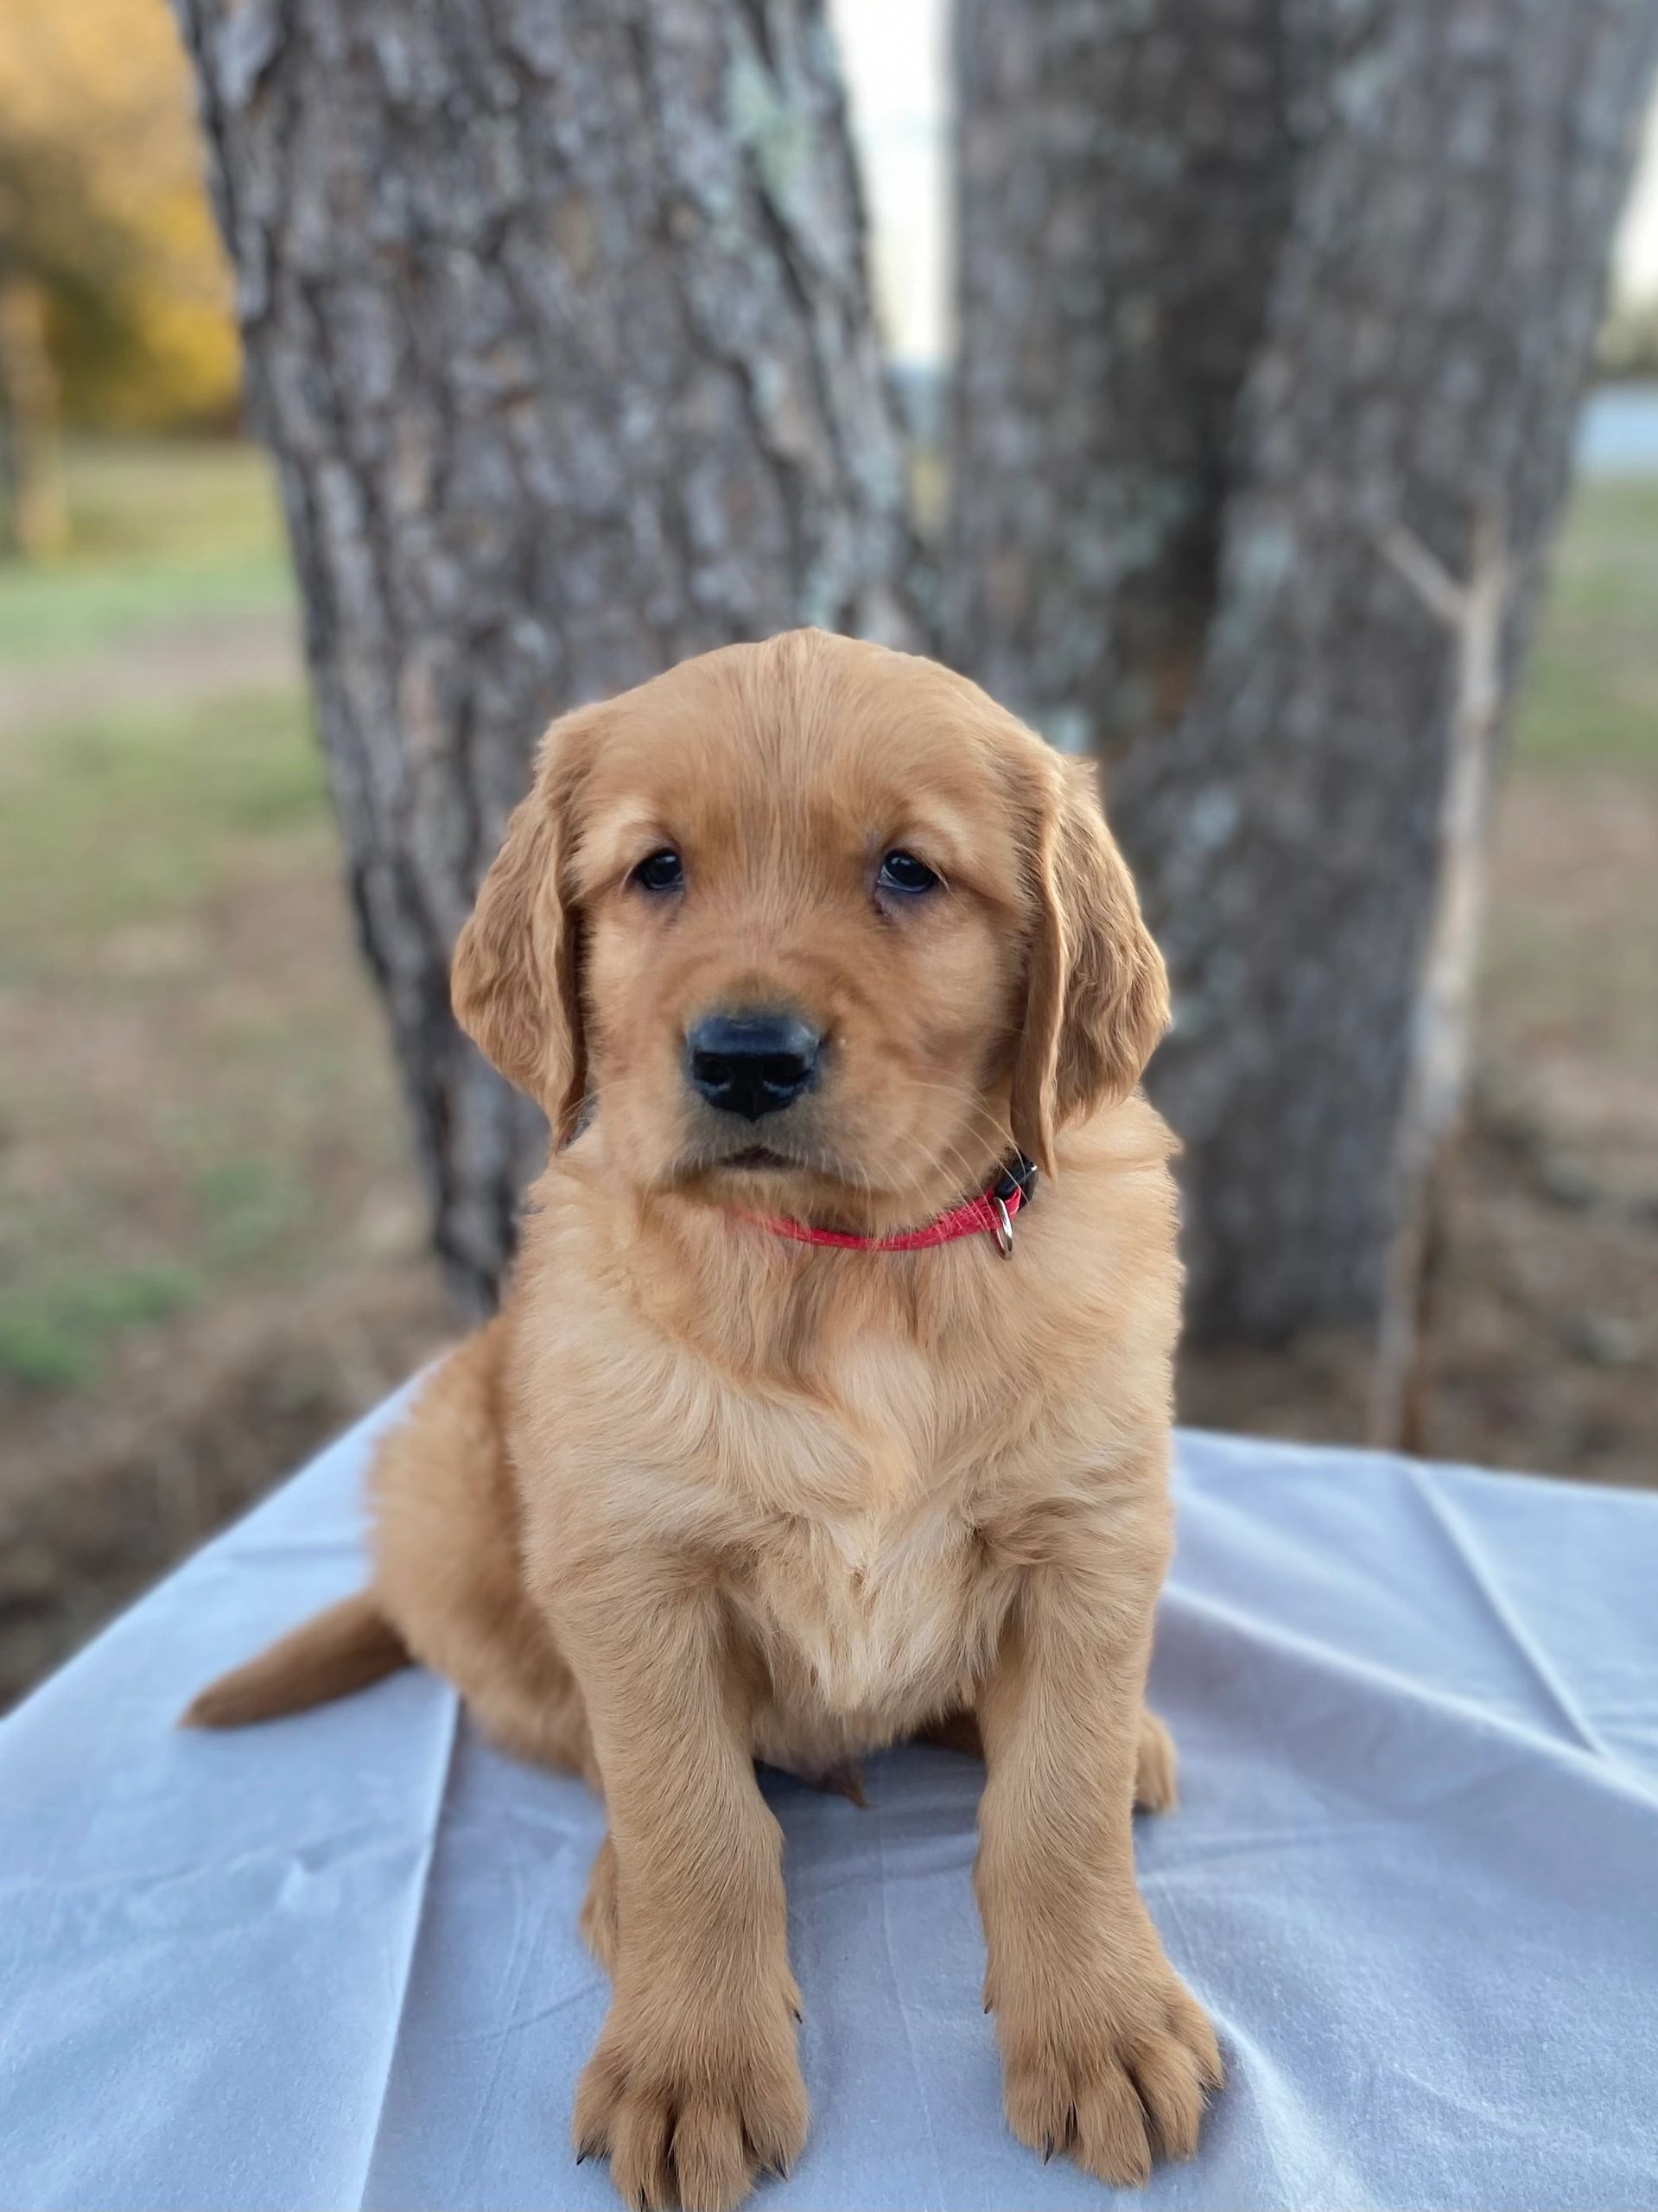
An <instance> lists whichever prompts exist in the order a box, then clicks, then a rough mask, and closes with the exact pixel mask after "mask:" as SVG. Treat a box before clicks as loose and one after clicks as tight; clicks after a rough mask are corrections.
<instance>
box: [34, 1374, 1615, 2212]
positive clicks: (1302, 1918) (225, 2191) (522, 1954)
mask: <svg viewBox="0 0 1658 2212" xmlns="http://www.w3.org/2000/svg"><path fill="white" fill-rule="evenodd" d="M381 1418H384V1415H382V1416H381ZM366 1441H367V1430H366V1428H365V1429H362V1430H359V1431H358V1432H357V1433H354V1434H353V1435H352V1436H350V1437H348V1438H346V1440H344V1441H343V1442H341V1443H340V1444H339V1445H337V1446H335V1447H334V1450H332V1451H331V1452H327V1453H326V1454H325V1455H324V1456H323V1457H322V1458H321V1459H320V1460H319V1461H318V1462H317V1463H316V1464H315V1465H313V1466H312V1467H310V1468H309V1469H308V1470H307V1471H305V1472H304V1473H303V1474H302V1475H301V1476H300V1477H299V1478H297V1479H296V1480H295V1482H293V1483H292V1484H289V1486H288V1487H287V1488H286V1489H285V1490H284V1491H282V1492H280V1493H279V1494H278V1495H277V1496H276V1497H274V1498H273V1499H272V1500H271V1501H270V1503H268V1504H267V1505H266V1506H264V1508H263V1509H262V1510H260V1511H259V1512H257V1513H256V1514H255V1515H254V1516H252V1518H251V1520H249V1521H248V1522H245V1523H244V1524H243V1525H242V1526H241V1527H240V1528H238V1529H235V1530H233V1531H232V1532H231V1533H230V1534H229V1535H226V1536H225V1537H224V1538H222V1539H221V1540H220V1541H219V1542H217V1543H216V1544H214V1545H213V1546H211V1547H210V1548H208V1549H207V1550H206V1552H205V1553H203V1554H201V1555H200V1557H199V1558H197V1559H196V1560H193V1561H192V1562H191V1564H190V1565H189V1566H187V1567H185V1568H184V1569H183V1570H182V1571H181V1573H178V1574H176V1575H175V1576H174V1577H173V1578H172V1580H170V1581H168V1583H166V1584H165V1585H164V1586H162V1588H161V1589H159V1590H158V1591H156V1592H155V1593H154V1595H153V1596H151V1597H150V1598H149V1599H147V1600H146V1601H145V1602H144V1603H143V1604H142V1605H139V1606H138V1607H137V1609H136V1610H135V1611H132V1612H130V1613H129V1614H128V1615H127V1616H126V1617H125V1618H124V1619H123V1620H121V1621H119V1622H118V1623H117V1624H116V1625H115V1626H114V1627H113V1628H112V1629H111V1630H110V1631H109V1632H108V1633H107V1634H106V1635H105V1637H103V1638H102V1639H101V1640H100V1641H99V1642H98V1643H97V1644H95V1645H94V1646H93V1647H92V1649H90V1650H88V1651H87V1652H86V1653H85V1654H84V1655H83V1656H81V1657H80V1658H79V1659H78V1660H77V1661H76V1662H74V1663H73V1665H72V1666H71V1667H69V1668H68V1669H67V1670H66V1671H65V1672H64V1673H63V1674H62V1675H60V1676H59V1677H58V1678H57V1679H56V1680H55V1681H52V1682H50V1683H48V1685H47V1686H46V1687H45V1688H44V1689H42V1690H41V1692H40V1693H39V1694H38V1695H37V1696H36V1697H35V1699H34V1700H32V1701H31V1702H30V1703H29V1704H28V1705H26V1706H25V1707H23V1708H22V1710H20V1711H19V1712H18V1713H16V1714H15V1715H14V1716H13V1717H12V1718H11V1719H10V1720H9V1721H7V1722H6V1723H5V1724H4V1725H3V1726H0V2201H3V2202H4V2203H5V2204H7V2205H18V2206H27V2207H30V2208H42V2212H43V2208H47V2207H69V2208H74V2212H90V2208H94V2207H100V2208H124V2207H164V2206H190V2207H194V2208H197V2212H219V2208H232V2207H234V2208H264V2207H272V2208H277V2207H281V2208H304V2207H313V2206H314V2207H326V2208H337V2207H343V2206H358V2205H361V2206H374V2207H401V2208H405V2212H406V2208H410V2207H417V2206H419V2207H444V2208H448V2207H456V2208H459V2207H467V2208H485V2207H516V2208H520V2212H522V2208H526V2207H560V2208H562V2207H569V2208H578V2207H582V2206H589V2205H591V2206H607V2205H611V2204H613V2203H614V2202H615V2201H616V2200H615V2199H614V2198H613V2196H612V2195H611V2193H610V2190H609V2186H608V2183H607V2177H606V2174H605V2171H604V2170H603V2168H602V2167H600V2168H595V2167H594V2166H593V2165H591V2164H589V2165H586V2166H583V2167H581V2169H580V2170H579V2171H578V2169H577V2168H576V2167H575V2164H573V2162H572V2158H571V2152H570V2147H569V2120H570V2101H571V2094H572V2090H573V2086H574V2083H575V2075H576V2072H577V2069H578V2068H579V2066H580V2065H581V2062H582V2061H583V2059H584V2058H585V2056H586V2055H587V2052H588V2049H589V2047H590V2045H591V2044H592V2042H593V2039H594V2036H595V2035H596V2033H597V2031H598V2028H599V2024H600V2017H601V2014H602V2012H603V2009H604V2003H605V1992H604V1987H603V1985H602V1983H601V1981H600V1977H599V1975H598V1974H597V1972H596V1971H595V1969H594V1967H593V1966H592V1965H591V1963H590V1962H589V1961H588V1958H587V1955H586V1954H585V1953H584V1951H583V1950H582V1948H581V1944H580V1942H579V1941H578V1939H577V1936H576V1933H575V1912H576V1907H577V1904H578V1902H579V1899H580V1897H581V1889H582V1885H583V1881H584V1879H585V1877H586V1873H587V1869H588V1862H589V1860H590V1859H591V1857H592V1854H593V1852H594V1848H595V1847H596V1846H597V1844H598V1841H599V1837H600V1814H599V1811H598V1808H597V1807H596V1806H595V1805H594V1802H592V1801H591V1799H590V1798H589V1797H588V1795H587V1794H586V1792H585V1791H584V1790H583V1789H581V1787H580V1786H579V1785H578V1784H576V1783H573V1782H569V1781H561V1780H557V1779H555V1778H553V1777H549V1776H546V1775H543V1774H538V1773H534V1772H531V1771H529V1770H525V1769H524V1768H521V1767H518V1766H515V1765H513V1764H511V1763H509V1762H508V1761H507V1760H505V1759H504V1758H499V1757H498V1756H497V1755H496V1754H494V1753H493V1752H492V1751H488V1750H486V1748H484V1747H483V1746H482V1745H480V1743H479V1741H478V1740H477V1739H476V1738H475V1737H474V1736H473V1733H472V1732H471V1731H470V1730H469V1729H468V1728H467V1726H466V1725H465V1724H464V1723H459V1722H458V1721H457V1716H456V1710H455V1702H454V1698H453V1697H452V1696H451V1694H450V1693H449V1692H448V1689H447V1688H444V1687H443V1686H442V1685H441V1684H440V1683H438V1682H436V1681H433V1680H431V1679H430V1678H429V1677H428V1676H425V1675H419V1674H413V1673H409V1674H404V1675H401V1676H399V1677H397V1678H396V1679H394V1680H392V1681H389V1682H386V1683H384V1684H383V1685H382V1686H380V1687H379V1688H376V1689H374V1690H372V1691H370V1692H367V1693H365V1694H363V1695H361V1696H359V1697H357V1698H354V1699H352V1700H348V1701H346V1702H345V1703H342V1704H340V1705H337V1706H334V1707H329V1708H327V1709H326V1710H323V1711H321V1712H319V1713H314V1714H311V1715H308V1716H305V1717H302V1718H296V1719H292V1720H288V1721H283V1722H279V1723H276V1724H274V1725H271V1726H267V1727H264V1728H261V1729H256V1730H252V1731H250V1732H245V1733H243V1734H240V1735H232V1736H226V1737H218V1738H215V1737H206V1736H199V1735H180V1734H177V1733H175V1732H173V1731H172V1729H171V1728H170V1726H169V1722H170V1720H171V1719H172V1716H173V1715H174V1713H175V1712H176V1711H177V1710H178V1708H179V1707H181V1705H182V1704H183V1703H184V1701H185V1700H186V1698H187V1695H188V1694H189V1693H190V1692H191V1691H193V1690H194V1688H197V1687H198V1686H199V1685H200V1683H201V1682H202V1681H205V1680H206V1678H207V1677H208V1676H210V1675H213V1673H215V1672H216V1671H217V1670H219V1669H221V1668H223V1667H225V1666H226V1665H227V1664H229V1663H231V1662H233V1661H235V1660H237V1659H239V1658H242V1657H244V1656H246V1655H248V1654H249V1653H251V1651H253V1650H254V1649H256V1648H257V1646H258V1645H260V1644H261V1643H263V1642H264V1640H265V1639H266V1638H267V1637H270V1636H271V1635H273V1634H274V1633H276V1631H277V1630H280V1629H282V1628H284V1627H286V1626H288V1625H289V1624H291V1623H293V1622H295V1621H296V1620H298V1619H299V1618H302V1616H304V1615H305V1614H307V1613H308V1612H309V1611H311V1610H312V1609H313V1608H314V1606H315V1605H318V1604H320V1603H321V1602H322V1601H324V1600H325V1599H329V1598H332V1597H334V1596H337V1595H338V1594H340V1592H344V1591H346V1590H347V1589H349V1588H351V1587H352V1586H353V1585H354V1584H355V1583H356V1582H357V1580H359V1575H360V1572H361V1560H360V1554H359V1512H358V1507H357V1503H356V1499H357V1492H358V1488H359V1477H360V1473H361V1469H362V1465H363V1460H364V1457H365V1445H366ZM1179 1493H1180V1499H1181V1524H1180V1525H1181V1536H1180V1546H1179V1554H1178V1561H1177V1565H1176V1568H1175V1572H1174V1574H1173V1576H1172V1580H1171V1583H1170V1586H1169V1589H1168V1592H1167V1593H1166V1599H1165V1602H1164V1605H1163V1609H1162V1612H1161V1616H1160V1624H1159V1641H1158V1650H1157V1659H1156V1663H1155V1669H1154V1690H1155V1695H1156V1700H1157V1702H1158V1704H1159V1707H1160V1708H1161V1710H1162V1711H1163V1712H1164V1713H1165V1714H1166V1716H1167V1718H1168V1719H1169V1720H1170V1721H1171V1723H1172V1726H1173V1727H1174V1730H1175V1732H1176V1735H1177V1737H1178V1739H1179V1744H1180V1749H1181V1752H1182V1756H1183V1768H1184V1786H1185V1803H1184V1805H1183V1808H1182V1809H1181V1810H1180V1812H1179V1813H1178V1815H1175V1816H1174V1817H1173V1818H1172V1819H1169V1820H1166V1821H1142V1822H1141V1823H1140V1872H1141V1878H1142V1881H1143V1884H1144V1886H1145V1891H1146V1894H1147V1899H1148V1902H1149V1904H1150V1906H1151V1909H1152V1911H1153V1914H1154V1916H1155V1917H1156V1919H1157V1921H1158V1923H1159V1926H1160V1927H1161V1929H1162V1930H1163V1933H1164V1936H1165V1938H1166V1942H1167V1943H1168V1947H1169V1949H1170V1951H1171V1952H1172V1955H1173V1957H1174V1959H1175V1961H1177V1963H1178V1965H1179V1967H1181V1968H1182V1969H1183V1970H1184V1972H1185V1974H1186V1975H1187V1976H1188V1977H1189V1979H1190V1980H1191V1983H1192V1986H1194V1988H1196V1990H1197V1992H1198V1993H1199V1994H1200V1995H1201V1996H1202V1997H1203V1998H1204V1999H1205V2001H1206V2002H1207V2003H1208V2004H1209V2005H1210V2008H1211V2009H1212V2011H1213V2012H1214V2013H1215V2016H1216V2018H1217V2023H1218V2024H1219V2027H1220V2031H1221V2035H1222V2039H1223V2044H1224V2046H1225V2049H1226V2054H1227V2058H1228V2062H1229V2067H1230V2073H1231V2079H1230V2084H1229V2088H1227V2090H1226V2092H1225V2093H1224V2094H1223V2096H1222V2097H1221V2098H1220V2099H1219V2100H1218V2101H1217V2102H1216V2104H1215V2105H1214V2107H1213V2108H1212V2111H1211V2114H1210V2120H1209V2123H1208V2126H1207V2129H1206V2132H1205V2136H1204V2145H1203V2149H1202V2152H1201V2153H1200V2155H1199V2157H1198V2158H1197V2160H1196V2161H1195V2162H1194V2163H1193V2164H1190V2165H1187V2166H1184V2167H1177V2168H1172V2169H1167V2170H1164V2171H1159V2175H1158V2176H1157V2177H1156V2179H1155V2180H1154V2181H1153V2184H1152V2186H1151V2188H1150V2189H1149V2190H1147V2192H1146V2193H1145V2196H1144V2199H1143V2202H1145V2204H1146V2205H1147V2208H1148V2212H1151V2208H1154V2207H1155V2208H1161V2207H1166V2206H1169V2207H1172V2206H1206V2207H1214V2208H1222V2207H1224V2208H1229V2212H1242V2208H1246V2207H1251V2206H1286V2207H1296V2208H1317V2207H1324V2208H1331V2207H1343V2208H1359V2207H1364V2206H1378V2207H1390V2208H1394V2209H1395V2212H1397V2208H1401V2207H1419V2206H1420V2207H1426V2206H1452V2207H1483V2206H1493V2207H1495V2206H1514V2207H1527V2208H1535V2207H1566V2206H1585V2207H1597V2208H1602V2212H1605V2209H1606V2208H1614V2207H1652V2206H1655V2205H1658V1602H1655V1589H1658V1497H1631V1496H1627V1495H1617V1494H1613V1493H1609V1492H1604V1491H1593V1490H1588V1489H1579V1488H1575V1487H1567V1486H1566V1485H1563V1484H1552V1483H1546V1482H1540V1481H1534V1480H1525V1479H1521V1478H1515V1477H1492V1476H1484V1475H1478V1474H1472V1473H1468V1472H1465V1471H1457V1470H1452V1469H1446V1468H1429V1467H1422V1466H1414V1465H1404V1464H1401V1463H1397V1462H1390V1461H1388V1460H1384V1459H1370V1458H1365V1457H1362V1456H1359V1455H1356V1454H1350V1453H1343V1452H1306V1451H1298V1450H1294V1449H1292V1448H1290V1447H1287V1446H1262V1445H1255V1444H1243V1443H1237V1442H1229V1441H1225V1440H1220V1439H1217V1438H1214V1437H1205V1436H1187V1437H1185V1438H1184V1439H1183V1440H1182V1444H1181V1464H1180V1479H1179ZM977 1778H978V1770H977V1769H976V1768H975V1766H973V1765H972V1764H969V1762H967V1761H966V1760H964V1759H961V1758H956V1757H955V1756H953V1755H951V1754H950V1753H947V1752H943V1751H917V1750H908V1751H900V1752H897V1753H894V1754H892V1755H890V1756H888V1757H886V1758H882V1759H880V1760H877V1761H875V1762H873V1764H872V1766H871V1769H870V1771H869V1774H868V1777H867V1783H868V1792H869V1799H870V1803H869V1809H868V1810H867V1811H864V1812H860V1811H859V1810H858V1809H857V1808H855V1807H854V1806H853V1805H851V1804H849V1803H848V1802H844V1801H842V1800H841V1799H838V1798H834V1797H826V1796H818V1795H816V1794H813V1793H811V1792H810V1791H808V1790H806V1789H803V1788H800V1787H798V1786H797V1785H795V1784H792V1783H788V1782H785V1781H780V1780H778V1781H773V1782H772V1783H769V1784H768V1787H769V1788H770V1789H771V1791H772V1799H773V1802H774V1803H775V1805H776V1808H777V1810H778V1815H779V1817H780V1819H781V1821H782V1822H783V1826H784V1829H785V1835H786V1838H787V1872H788V1880H789V1891H790V1899H791V1945H792V1950H793V1956H794V1961H795V1965H796V1969H797V1974H798V1976H799V1979H800V1982H801V1985H802V1988H803V1991H804V1997H805V2004H806V2024H805V2028H804V2037H803V2058H804V2066H805V2071H806V2078H807V2082H808V2086H809V2088H810V2092H811V2096H812V2102H813V2111H814V2120H813V2127H812V2134H811V2139H810V2146H809V2148H808V2150H807V2152H806V2155H805V2157H804V2159H803V2161H802V2162H801V2164H800V2165H799V2167H798V2168H797V2171H796V2173H795V2174H794V2176H793V2177H792V2178H791V2180H790V2181H789V2182H788V2183H771V2184H768V2185H767V2186H766V2187H765V2189H764V2190H762V2191H761V2193H760V2195H759V2198H758V2200H757V2202H758V2204H759V2208H760V2212H784V2208H785V2207H815V2208H818V2209H819V2212H827V2208H835V2207H867V2208H874V2207H889V2206H890V2207H894V2208H898V2207H902V2208H905V2212H913V2208H918V2207H923V2206H932V2205H937V2206H947V2207H969V2206H975V2207H976V2206H1001V2207H1012V2206H1018V2207H1021V2208H1023V2207H1047V2206H1056V2207H1057V2206H1068V2205H1086V2204H1098V2203H1101V2202H1104V2201H1106V2200H1107V2199H1108V2198H1109V2194H1110V2193H1109V2191H1106V2190H1102V2189H1101V2188H1099V2187H1098V2186H1097V2185H1096V2184H1095V2183H1092V2182H1090V2181H1089V2180H1088V2179H1087V2178H1086V2177H1084V2176H1083V2175H1081V2174H1079V2173H1077V2171H1075V2170H1074V2169H1072V2168H1071V2167H1070V2166H1069V2165H1067V2164H1064V2163H1063V2162H1061V2161H1060V2160H1058V2159H1056V2160H1055V2161H1054V2163H1053V2164H1051V2165H1050V2166H1048V2167H1046V2168H1045V2167H1043V2166H1042V2165H1041V2164H1039V2162H1038V2161H1037V2160H1036V2159H1035V2158H1032V2156H1031V2155H1030V2154H1029V2153H1027V2152H1026V2151H1024V2150H1023V2149H1021V2147H1020V2145H1018V2144H1017V2143H1016V2142H1015V2141H1014V2140H1013V2138H1012V2137H1011V2136H1009V2135H1008V2134H1007V2132H1006V2130H1005V2128H1004V2126H1003V2125H1002V2122H1001V2115H1000V2112H999V2109H998V2079H997V2069H996V2062H995V2056H994V2045H993V2039H992V2030H991V2023H990V2022H989V2021H988V2020H987V2019H986V2018H984V2016H983V2014H982V2013H981V2010H980V2005H979V1996H978V1989H979V1979H980V1973H981V1939H980V1935H979V1930H978V1926H977V1922H976V1919H975V1912H974V1906H973V1899H972V1895H971V1891H970V1888H969V1866H970V1863H971V1859H972V1856H973V1850H974V1832H973V1814H974V1801H975V1789H976V1783H977ZM1125 2201H1127V2200H1125Z"/></svg>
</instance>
